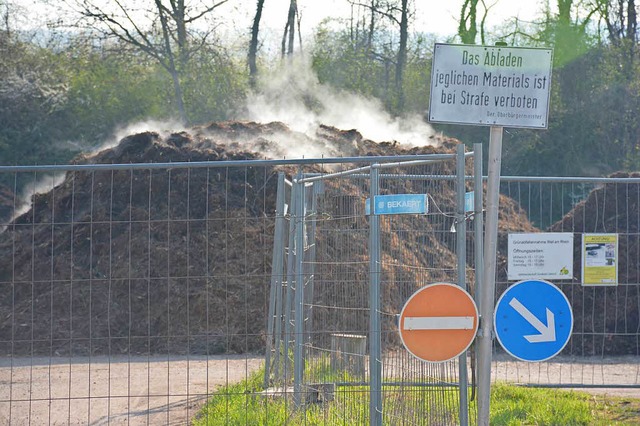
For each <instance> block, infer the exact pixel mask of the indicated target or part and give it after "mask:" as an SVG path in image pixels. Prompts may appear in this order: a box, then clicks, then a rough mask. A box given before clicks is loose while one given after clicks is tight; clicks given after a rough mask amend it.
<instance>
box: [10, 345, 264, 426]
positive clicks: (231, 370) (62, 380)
mask: <svg viewBox="0 0 640 426" xmlns="http://www.w3.org/2000/svg"><path fill="white" fill-rule="evenodd" d="M262 363H263V358H262V357H260V358H256V357H252V356H244V355H238V356H233V355H230V356H224V357H209V359H208V360H207V359H206V358H204V357H200V358H198V357H190V358H188V359H187V358H186V357H180V358H169V359H167V357H164V358H162V357H151V358H147V357H135V358H134V357H132V358H131V359H129V358H127V357H111V358H110V359H109V358H108V357H93V358H91V359H89V358H74V359H72V360H69V358H66V359H64V358H53V359H49V358H33V359H31V358H21V359H15V358H14V359H13V361H11V360H10V359H3V360H0V425H12V426H13V425H15V426H19V425H86V424H90V425H106V424H110V425H121V424H127V425H143V424H144V425H147V424H163V425H164V424H167V425H184V424H188V421H189V419H190V418H192V417H193V416H194V415H195V414H196V412H197V411H198V409H199V408H200V407H201V406H202V404H203V403H204V402H205V401H206V400H207V399H208V397H209V396H211V393H212V392H213V391H215V389H216V388H218V387H219V386H222V385H225V384H228V383H233V382H237V381H239V380H242V379H244V378H245V377H247V376H248V375H249V374H251V373H252V372H254V371H256V370H257V369H259V368H260V366H261V365H262ZM10 384H11V385H10ZM8 401H12V402H8Z"/></svg>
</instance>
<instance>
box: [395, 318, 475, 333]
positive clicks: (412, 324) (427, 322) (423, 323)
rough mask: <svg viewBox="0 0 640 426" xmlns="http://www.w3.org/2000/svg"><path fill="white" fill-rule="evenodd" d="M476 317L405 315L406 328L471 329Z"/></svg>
mask: <svg viewBox="0 0 640 426" xmlns="http://www.w3.org/2000/svg"><path fill="white" fill-rule="evenodd" d="M473 320H474V317H405V319H404V329H405V330H471V329H473Z"/></svg>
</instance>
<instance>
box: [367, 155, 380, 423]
mask: <svg viewBox="0 0 640 426" xmlns="http://www.w3.org/2000/svg"><path fill="white" fill-rule="evenodd" d="M378 166H379V165H378V164H373V165H371V171H370V176H371V183H370V186H371V188H370V195H369V197H370V201H369V203H370V204H369V205H370V207H371V212H370V213H371V214H370V215H369V276H370V278H369V279H370V281H371V286H370V289H369V398H370V399H369V424H370V425H371V426H382V353H381V347H380V346H381V338H380V337H381V336H380V334H381V333H380V220H379V216H378V215H377V214H376V204H375V197H376V195H378V192H379V185H380V172H379V169H378Z"/></svg>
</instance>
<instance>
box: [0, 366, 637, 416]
mask: <svg viewBox="0 0 640 426" xmlns="http://www.w3.org/2000/svg"><path fill="white" fill-rule="evenodd" d="M262 363H263V358H262V357H255V356H243V355H237V356H233V355H231V356H220V357H209V359H208V360H207V359H206V358H204V357H200V358H198V357H190V358H186V357H174V358H167V357H164V358H162V357H151V358H147V357H132V358H127V357H111V358H108V357H92V358H91V359H89V358H74V359H72V360H69V359H68V358H66V359H65V358H52V359H50V358H33V359H31V358H20V359H15V358H14V359H13V360H11V359H8V358H7V359H3V360H0V424H2V425H5V424H7V425H9V424H10V425H27V424H32V425H33V424H49V425H85V424H90V425H106V424H113V425H120V424H128V425H142V424H145V425H146V424H167V425H184V424H188V422H189V419H190V418H193V416H194V415H195V414H196V412H197V411H198V409H199V408H200V407H201V406H202V404H203V403H204V402H205V401H206V400H207V398H208V397H210V396H211V394H212V392H214V391H215V389H216V388H218V387H219V386H222V385H225V384H228V383H234V382H237V381H240V380H242V379H244V378H246V377H247V376H249V375H250V374H251V373H252V372H254V371H256V370H258V369H259V368H260V366H261V365H262ZM492 371H493V379H494V380H500V381H509V382H520V383H527V382H529V383H539V384H545V383H563V384H571V383H582V384H585V385H594V386H598V387H596V388H582V387H580V388H576V390H581V391H586V392H590V393H593V394H599V395H609V396H627V397H635V398H640V388H638V387H636V388H629V387H617V388H615V387H614V388H604V387H602V386H604V385H605V384H612V383H613V384H618V385H629V384H635V385H636V386H638V383H640V364H638V362H637V359H634V358H631V357H619V358H608V359H606V360H602V359H597V360H578V359H569V358H566V359H563V358H559V357H558V358H556V359H554V361H553V362H545V363H526V362H521V361H515V360H513V358H507V357H501V356H496V358H495V360H494V363H493V370H492ZM568 388H570V387H568ZM9 401H11V402H9Z"/></svg>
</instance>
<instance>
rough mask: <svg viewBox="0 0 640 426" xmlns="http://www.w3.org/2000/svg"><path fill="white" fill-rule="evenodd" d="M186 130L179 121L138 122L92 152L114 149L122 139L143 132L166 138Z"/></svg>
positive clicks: (114, 134)
mask: <svg viewBox="0 0 640 426" xmlns="http://www.w3.org/2000/svg"><path fill="white" fill-rule="evenodd" d="M183 130H185V127H184V125H182V124H180V123H179V122H178V121H177V120H173V121H172V120H168V121H167V120H164V121H159V120H146V121H138V122H135V123H130V124H127V125H126V126H120V127H118V128H117V129H115V130H114V132H113V136H112V137H111V138H110V139H108V140H107V141H105V142H104V143H103V144H102V145H100V146H99V147H97V148H96V149H94V150H92V151H93V153H94V154H95V153H97V152H100V151H103V150H105V149H108V148H113V147H114V146H116V145H118V144H119V143H120V141H121V140H122V139H124V138H125V137H127V136H131V135H135V134H138V133H143V132H156V133H159V134H160V135H161V136H163V137H166V136H168V135H169V134H171V133H174V132H181V131H183Z"/></svg>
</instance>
